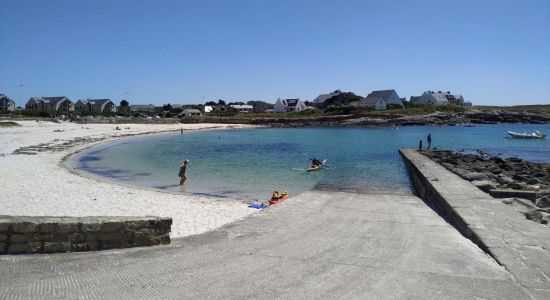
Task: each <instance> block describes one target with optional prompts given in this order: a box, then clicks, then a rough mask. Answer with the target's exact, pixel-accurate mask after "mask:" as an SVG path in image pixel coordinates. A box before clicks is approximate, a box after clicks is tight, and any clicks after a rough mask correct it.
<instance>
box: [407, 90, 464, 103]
mask: <svg viewBox="0 0 550 300" xmlns="http://www.w3.org/2000/svg"><path fill="white" fill-rule="evenodd" d="M411 103H413V104H429V105H450V104H451V105H464V98H463V97H462V95H458V94H456V95H455V94H451V92H450V91H447V92H442V91H438V92H434V91H426V92H424V93H423V94H422V95H421V96H418V97H411ZM470 105H471V104H470Z"/></svg>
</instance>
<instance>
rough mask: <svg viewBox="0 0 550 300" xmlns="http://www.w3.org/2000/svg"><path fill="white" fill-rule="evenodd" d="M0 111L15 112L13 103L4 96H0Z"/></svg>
mask: <svg viewBox="0 0 550 300" xmlns="http://www.w3.org/2000/svg"><path fill="white" fill-rule="evenodd" d="M0 111H15V101H13V100H11V99H10V97H8V96H6V95H4V94H0Z"/></svg>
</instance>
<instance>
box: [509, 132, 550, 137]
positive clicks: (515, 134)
mask: <svg viewBox="0 0 550 300" xmlns="http://www.w3.org/2000/svg"><path fill="white" fill-rule="evenodd" d="M508 135H509V136H510V137H511V138H515V139H544V138H545V137H546V134H544V133H542V132H540V131H535V132H531V133H529V132H515V131H508Z"/></svg>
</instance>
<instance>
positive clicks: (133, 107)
mask: <svg viewBox="0 0 550 300" xmlns="http://www.w3.org/2000/svg"><path fill="white" fill-rule="evenodd" d="M130 110H131V111H133V112H138V111H143V112H152V113H154V112H155V106H154V105H153V104H148V105H143V104H132V105H130Z"/></svg>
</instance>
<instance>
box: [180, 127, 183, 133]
mask: <svg viewBox="0 0 550 300" xmlns="http://www.w3.org/2000/svg"><path fill="white" fill-rule="evenodd" d="M182 134H183V127H181V128H180V135H182Z"/></svg>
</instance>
